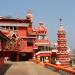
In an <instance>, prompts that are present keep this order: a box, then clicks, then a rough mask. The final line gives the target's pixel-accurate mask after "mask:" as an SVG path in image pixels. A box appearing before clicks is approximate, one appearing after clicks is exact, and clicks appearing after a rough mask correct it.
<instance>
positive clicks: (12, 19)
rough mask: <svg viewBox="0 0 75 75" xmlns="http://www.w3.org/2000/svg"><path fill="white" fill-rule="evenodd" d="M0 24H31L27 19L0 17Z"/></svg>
mask: <svg viewBox="0 0 75 75" xmlns="http://www.w3.org/2000/svg"><path fill="white" fill-rule="evenodd" d="M0 22H6V23H8V22H9V23H14V22H15V23H31V21H30V20H29V19H19V18H5V17H0Z"/></svg>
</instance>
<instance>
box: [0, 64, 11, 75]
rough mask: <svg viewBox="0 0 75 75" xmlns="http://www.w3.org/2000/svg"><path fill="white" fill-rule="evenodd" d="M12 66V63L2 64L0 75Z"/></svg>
mask: <svg viewBox="0 0 75 75" xmlns="http://www.w3.org/2000/svg"><path fill="white" fill-rule="evenodd" d="M11 66H12V64H4V65H3V66H2V67H1V68H0V75H4V74H5V73H6V71H7V70H8V69H9V68H10V67H11Z"/></svg>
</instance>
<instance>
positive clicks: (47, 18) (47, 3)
mask: <svg viewBox="0 0 75 75" xmlns="http://www.w3.org/2000/svg"><path fill="white" fill-rule="evenodd" d="M28 8H31V9H32V12H33V15H34V21H33V25H34V26H37V25H38V22H39V21H44V22H45V25H46V26H47V27H48V36H49V39H50V41H51V42H56V40H57V30H58V28H59V18H62V19H63V20H64V28H65V31H66V33H67V35H66V36H67V42H68V45H69V46H70V47H71V48H72V49H75V0H0V16H8V15H11V16H13V17H15V18H16V17H20V18H24V17H25V16H26V12H27V10H28Z"/></svg>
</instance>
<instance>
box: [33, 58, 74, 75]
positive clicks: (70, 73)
mask: <svg viewBox="0 0 75 75" xmlns="http://www.w3.org/2000/svg"><path fill="white" fill-rule="evenodd" d="M33 61H34V62H35V63H37V64H39V63H40V60H38V59H33ZM44 66H45V67H47V68H48V69H51V70H53V71H56V72H59V73H60V74H61V75H75V70H73V69H72V68H65V67H62V66H57V65H54V64H50V63H48V62H45V63H44Z"/></svg>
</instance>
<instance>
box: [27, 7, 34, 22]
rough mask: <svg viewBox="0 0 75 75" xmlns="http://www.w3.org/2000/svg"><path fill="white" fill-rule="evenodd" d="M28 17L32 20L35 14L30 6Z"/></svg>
mask: <svg viewBox="0 0 75 75" xmlns="http://www.w3.org/2000/svg"><path fill="white" fill-rule="evenodd" d="M26 17H27V18H28V19H30V20H31V21H32V20H33V15H32V10H31V9H30V8H29V9H28V11H27V16H26Z"/></svg>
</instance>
